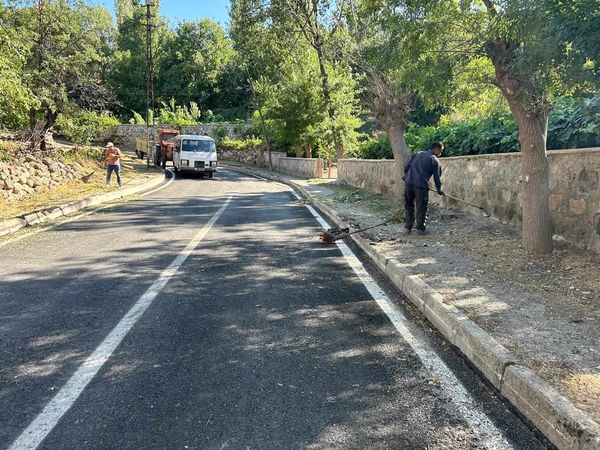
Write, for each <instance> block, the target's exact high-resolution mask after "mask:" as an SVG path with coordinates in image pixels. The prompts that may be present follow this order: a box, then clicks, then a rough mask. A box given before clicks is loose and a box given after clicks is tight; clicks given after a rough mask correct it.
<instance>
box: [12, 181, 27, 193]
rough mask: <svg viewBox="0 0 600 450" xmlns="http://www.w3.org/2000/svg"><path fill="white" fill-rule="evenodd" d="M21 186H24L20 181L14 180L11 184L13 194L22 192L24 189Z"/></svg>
mask: <svg viewBox="0 0 600 450" xmlns="http://www.w3.org/2000/svg"><path fill="white" fill-rule="evenodd" d="M23 188H24V186H23V185H22V184H21V183H19V182H16V183H15V184H14V185H13V188H12V191H13V193H14V194H20V193H21V192H23V190H24V189H23Z"/></svg>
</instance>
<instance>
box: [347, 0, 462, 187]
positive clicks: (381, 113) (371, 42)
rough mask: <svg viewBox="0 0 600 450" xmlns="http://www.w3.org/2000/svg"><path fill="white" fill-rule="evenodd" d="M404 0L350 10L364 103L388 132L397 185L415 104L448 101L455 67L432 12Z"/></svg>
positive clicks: (433, 105)
mask: <svg viewBox="0 0 600 450" xmlns="http://www.w3.org/2000/svg"><path fill="white" fill-rule="evenodd" d="M420 9H421V8H419V7H414V6H411V5H410V4H408V3H407V4H406V5H404V4H403V2H393V1H392V2H371V1H361V2H358V3H357V4H355V7H354V8H350V9H349V10H348V15H349V19H348V23H349V24H350V25H349V29H350V31H351V36H352V38H353V41H354V51H353V54H352V56H351V58H352V62H353V64H354V66H355V68H356V70H358V71H361V72H362V73H363V74H364V80H365V90H366V92H367V94H368V95H366V96H365V99H366V103H367V105H368V107H369V108H370V109H371V112H372V114H373V117H374V119H375V120H376V121H377V123H378V124H379V125H380V126H381V128H382V129H383V130H384V131H385V132H386V134H387V136H388V138H389V142H390V146H391V148H392V153H393V156H394V161H395V169H396V180H397V182H398V183H397V184H396V186H397V189H396V195H398V196H402V194H403V192H404V184H403V183H401V182H400V179H401V176H402V174H403V168H404V165H405V163H406V162H407V160H408V159H409V157H410V152H409V149H408V146H407V145H406V140H405V135H406V131H407V128H408V124H409V122H410V118H411V114H412V112H413V110H414V108H415V107H416V105H420V106H422V107H423V108H424V109H434V108H438V107H439V106H440V105H444V104H447V103H449V97H450V92H452V91H453V90H454V87H453V83H452V81H453V67H452V66H451V64H450V63H449V61H448V60H447V58H443V57H442V56H441V55H442V52H441V50H442V49H443V48H444V46H445V44H446V43H445V41H444V36H443V34H440V33H438V32H437V28H438V24H437V20H433V15H427V14H422V13H421V12H422V11H420Z"/></svg>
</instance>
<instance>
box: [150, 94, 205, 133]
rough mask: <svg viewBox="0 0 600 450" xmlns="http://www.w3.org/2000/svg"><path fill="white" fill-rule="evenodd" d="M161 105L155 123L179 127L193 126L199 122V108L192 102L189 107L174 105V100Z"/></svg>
mask: <svg viewBox="0 0 600 450" xmlns="http://www.w3.org/2000/svg"><path fill="white" fill-rule="evenodd" d="M161 105H162V106H161V108H160V109H159V110H158V116H157V117H156V121H157V123H165V124H169V125H173V126H175V127H181V126H182V125H194V124H196V123H198V121H199V120H200V108H198V105H197V104H196V103H194V102H191V103H190V104H189V106H181V105H177V104H176V103H175V99H171V101H170V102H169V103H164V102H161Z"/></svg>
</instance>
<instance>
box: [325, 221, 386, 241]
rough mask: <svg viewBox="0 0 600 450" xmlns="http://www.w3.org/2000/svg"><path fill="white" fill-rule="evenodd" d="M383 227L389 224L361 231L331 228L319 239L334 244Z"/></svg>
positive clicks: (372, 226)
mask: <svg viewBox="0 0 600 450" xmlns="http://www.w3.org/2000/svg"><path fill="white" fill-rule="evenodd" d="M383 225H387V222H381V223H378V224H376V225H371V226H370V227H366V228H361V229H360V230H354V231H350V228H340V227H333V228H330V229H329V230H323V231H321V233H320V234H319V238H320V239H321V241H323V242H324V243H325V244H333V243H334V242H335V241H337V240H339V239H343V238H346V237H348V236H350V235H351V234H354V233H361V232H363V231H367V230H370V229H372V228H377V227H381V226H383Z"/></svg>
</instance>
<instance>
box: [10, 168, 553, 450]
mask: <svg viewBox="0 0 600 450" xmlns="http://www.w3.org/2000/svg"><path fill="white" fill-rule="evenodd" d="M319 229H320V225H319V222H318V221H317V219H316V218H315V216H314V214H313V212H311V211H310V210H309V209H308V208H307V207H306V206H305V205H304V204H303V203H302V202H301V201H298V199H297V198H296V197H295V196H294V194H293V193H292V192H291V191H290V190H289V189H288V188H287V187H285V186H283V185H280V184H277V183H272V182H267V181H265V180H260V179H256V178H252V177H249V176H247V175H242V174H240V173H237V172H234V171H231V170H222V171H221V172H220V173H219V175H218V177H216V178H215V179H214V180H202V179H188V178H177V179H175V180H174V182H172V183H171V184H169V185H168V186H166V187H164V188H162V189H160V190H158V191H156V192H152V193H151V194H150V195H147V196H145V197H143V198H141V199H140V200H135V201H131V202H128V203H125V204H120V205H116V206H113V207H110V208H106V209H102V210H99V211H97V212H96V213H93V214H90V215H87V216H85V217H83V218H81V219H79V220H75V221H72V222H69V223H65V224H63V225H61V226H58V227H56V228H54V229H50V230H47V231H43V232H41V233H38V234H36V235H31V236H26V237H24V238H21V239H20V240H17V241H14V240H13V241H6V240H5V241H0V246H1V247H0V448H2V449H4V448H45V449H71V448H73V449H83V448H119V449H130V448H131V449H133V448H136V449H137V448H139V449H151V448H156V449H176V448H181V449H186V448H189V449H225V448H227V449H269V448H281V449H296V448H298V449H299V448H315V449H316V448H327V449H330V448H344V449H347V448H357V449H358V448H395V449H413V448H414V449H425V448H428V449H434V448H448V449H473V448H498V449H501V448H515V449H541V448H546V444H545V443H544V442H543V441H542V440H541V438H540V437H539V435H537V434H536V433H535V432H534V431H532V429H531V428H530V427H528V426H527V425H526V424H525V423H523V422H522V420H521V419H519V417H517V416H516V415H515V414H514V413H513V412H512V411H511V409H510V408H509V407H508V406H507V405H506V404H505V403H503V402H502V401H501V400H499V399H498V398H497V396H496V394H495V393H494V392H493V391H492V390H491V389H490V388H489V387H488V386H487V385H486V384H484V383H483V382H482V381H481V379H480V377H479V376H478V375H477V374H476V373H474V372H473V371H472V370H471V369H470V368H469V367H468V366H467V365H466V364H465V363H464V361H463V360H462V358H461V357H460V356H458V355H457V354H456V353H455V352H454V351H453V350H452V349H451V348H449V346H447V345H445V343H444V342H443V340H442V339H440V338H439V336H438V335H437V334H436V333H435V332H433V331H432V330H431V329H430V328H429V327H428V325H427V324H426V323H425V322H424V321H423V319H422V318H420V317H419V316H418V314H416V313H414V311H413V310H412V308H411V307H410V306H407V304H406V303H405V301H404V299H403V298H402V297H401V295H400V294H399V293H398V292H396V291H394V290H393V289H392V288H390V286H388V285H387V284H386V281H385V280H384V279H382V278H380V276H379V275H378V274H377V273H376V271H375V270H374V269H373V268H371V267H369V266H368V265H366V266H365V267H366V269H367V271H365V268H363V266H362V265H361V263H360V262H359V261H358V260H357V259H356V258H355V257H354V255H353V254H352V252H351V249H349V248H348V247H346V246H345V245H341V246H336V245H332V246H326V245H323V244H321V243H319V241H318V240H317V239H316V234H317V233H318V230H319ZM357 254H358V253H357ZM358 256H359V257H360V255H358ZM369 274H371V275H369ZM371 276H373V277H374V278H371ZM374 297H375V299H374ZM390 305H391V306H390ZM384 310H386V311H384Z"/></svg>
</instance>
